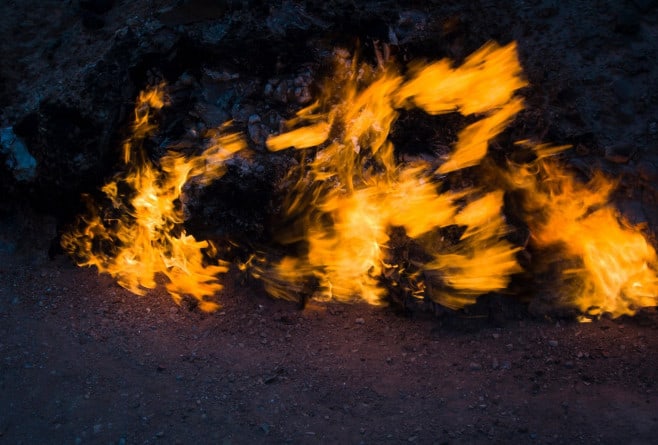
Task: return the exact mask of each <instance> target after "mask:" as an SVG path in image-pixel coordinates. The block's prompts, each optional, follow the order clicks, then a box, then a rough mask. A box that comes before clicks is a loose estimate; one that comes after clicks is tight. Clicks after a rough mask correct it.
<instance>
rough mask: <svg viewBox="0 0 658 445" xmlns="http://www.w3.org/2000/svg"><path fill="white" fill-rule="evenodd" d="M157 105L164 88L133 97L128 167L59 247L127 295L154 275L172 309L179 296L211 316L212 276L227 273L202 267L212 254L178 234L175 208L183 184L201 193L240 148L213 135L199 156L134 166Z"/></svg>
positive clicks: (179, 216) (179, 214) (234, 140)
mask: <svg viewBox="0 0 658 445" xmlns="http://www.w3.org/2000/svg"><path fill="white" fill-rule="evenodd" d="M165 102H166V100H165V94H164V85H159V86H157V87H155V88H153V89H149V90H147V91H144V92H142V93H140V95H139V98H138V100H137V104H136V107H135V122H134V124H133V130H134V135H133V138H131V139H130V140H129V141H127V142H126V143H125V144H124V152H123V154H124V161H126V162H131V163H130V164H129V168H128V171H127V172H126V173H125V175H123V176H120V177H118V178H116V179H115V180H114V181H111V182H109V183H108V184H106V185H105V186H104V187H103V188H102V191H103V192H104V193H105V195H106V196H107V197H108V198H109V199H110V201H111V203H112V209H105V212H104V213H103V214H99V213H98V210H97V209H95V208H90V211H91V212H90V215H88V216H86V217H82V219H81V221H80V224H79V227H78V228H77V229H76V230H74V231H71V232H69V233H67V234H65V235H63V236H62V246H63V247H64V249H65V250H66V251H68V252H70V253H72V254H74V255H75V256H76V257H77V259H78V262H79V264H80V265H85V266H96V267H97V268H98V270H99V272H107V273H109V274H111V275H112V276H113V277H115V278H116V279H117V282H118V283H119V284H120V285H121V286H123V287H125V288H126V289H128V290H130V291H131V292H133V293H135V294H138V295H142V294H144V292H145V289H153V288H154V287H155V286H156V275H157V274H163V275H164V276H165V277H167V281H168V282H167V284H166V287H167V290H168V291H169V293H170V294H171V295H172V297H173V298H174V300H175V301H176V302H177V303H179V302H180V301H181V299H182V297H183V295H190V296H192V297H194V298H196V299H197V300H198V302H199V307H200V308H201V309H202V310H205V311H211V310H214V309H215V308H216V307H217V303H215V302H213V301H210V300H209V298H210V297H212V296H213V295H214V294H215V293H216V292H217V291H219V290H220V289H221V288H222V286H221V284H220V283H219V281H218V279H217V274H220V273H223V272H226V271H227V266H226V264H224V263H221V262H220V263H219V264H217V265H210V264H205V261H204V254H203V251H204V250H205V249H211V248H212V246H211V245H210V244H209V243H208V242H207V241H198V240H196V239H195V238H194V237H193V236H192V235H188V234H187V233H186V232H185V230H184V229H183V228H182V223H183V221H184V216H183V209H182V208H181V205H180V202H179V200H180V199H181V196H182V193H183V187H184V186H185V184H186V183H188V182H189V181H191V180H194V181H197V182H198V183H199V184H201V185H205V184H207V183H208V182H210V181H212V180H213V179H216V178H218V177H220V176H221V175H222V174H223V172H224V162H225V161H226V160H227V159H228V158H229V157H230V156H231V155H233V154H234V153H235V152H237V151H238V150H240V149H242V148H243V147H244V142H243V141H242V140H241V139H240V138H239V137H238V136H236V135H232V134H229V135H220V134H219V132H215V133H213V134H211V138H210V144H209V146H208V148H206V149H205V150H204V151H203V153H201V154H200V155H198V156H189V157H186V156H183V155H181V154H180V153H174V152H170V153H168V154H167V155H165V156H164V157H163V158H162V159H161V160H160V164H161V169H158V168H157V167H156V166H155V165H153V163H151V162H150V161H148V160H146V157H145V156H141V158H140V157H137V158H135V155H136V154H137V153H135V152H139V149H140V143H141V140H142V139H143V138H144V137H146V136H147V135H148V134H149V133H150V132H151V131H153V130H154V129H155V126H154V125H153V124H152V123H151V121H150V116H151V112H152V110H158V109H160V108H162V106H164V104H165ZM140 159H141V160H140ZM109 213H112V214H116V215H117V216H116V218H111V217H109V216H108V214H109Z"/></svg>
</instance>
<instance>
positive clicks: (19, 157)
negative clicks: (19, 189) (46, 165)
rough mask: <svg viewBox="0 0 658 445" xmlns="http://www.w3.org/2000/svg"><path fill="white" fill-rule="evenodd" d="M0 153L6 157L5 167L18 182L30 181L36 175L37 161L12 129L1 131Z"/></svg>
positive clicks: (7, 128)
mask: <svg viewBox="0 0 658 445" xmlns="http://www.w3.org/2000/svg"><path fill="white" fill-rule="evenodd" d="M0 153H2V154H4V155H5V156H6V160H5V165H6V166H7V168H9V170H10V171H11V172H12V174H13V176H14V178H16V180H18V181H30V180H32V179H34V176H35V174H36V167H37V161H36V160H35V159H34V157H33V156H32V155H31V154H30V152H29V151H28V149H27V147H26V146H25V143H24V142H23V141H22V139H21V138H19V137H18V136H16V134H14V130H13V128H12V127H6V128H2V129H1V130H0Z"/></svg>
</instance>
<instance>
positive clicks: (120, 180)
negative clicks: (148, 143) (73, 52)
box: [62, 43, 658, 317]
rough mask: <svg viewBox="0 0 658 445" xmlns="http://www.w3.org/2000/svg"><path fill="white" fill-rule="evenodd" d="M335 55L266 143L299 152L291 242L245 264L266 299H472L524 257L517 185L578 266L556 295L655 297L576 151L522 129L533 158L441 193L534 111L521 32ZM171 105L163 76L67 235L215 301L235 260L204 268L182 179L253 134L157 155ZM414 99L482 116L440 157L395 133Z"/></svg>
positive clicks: (118, 265) (620, 222)
mask: <svg viewBox="0 0 658 445" xmlns="http://www.w3.org/2000/svg"><path fill="white" fill-rule="evenodd" d="M335 55H336V57H335V72H334V74H333V77H332V79H331V80H330V81H327V82H326V83H325V84H324V87H323V89H322V95H321V97H320V98H319V99H318V100H317V101H316V102H315V103H313V104H312V105H310V106H308V107H306V108H304V109H302V110H300V111H298V112H297V114H296V116H295V117H294V118H293V119H290V120H289V121H288V122H286V130H285V131H283V132H282V133H281V134H278V135H272V136H270V137H269V138H268V140H267V146H268V148H269V149H270V150H271V151H278V150H284V149H287V148H295V149H297V150H300V153H301V156H300V162H299V163H298V165H297V167H296V168H294V169H292V170H291V171H290V172H289V173H288V175H287V177H286V178H285V179H284V180H283V181H282V183H281V184H280V190H281V191H283V193H284V201H283V206H282V215H281V221H279V223H278V227H277V228H275V236H276V238H277V239H276V241H277V242H278V243H279V244H280V246H282V247H284V248H285V251H286V252H287V254H286V255H284V256H283V258H279V260H276V261H273V260H269V261H268V260H267V258H268V256H269V254H270V253H272V252H273V251H272V252H266V253H260V254H258V255H252V256H251V257H250V259H249V260H248V261H247V263H245V264H242V265H240V269H241V270H243V271H245V270H250V271H251V273H252V275H253V276H255V277H256V278H259V279H261V280H262V281H263V282H264V285H265V288H266V290H267V291H268V292H269V293H270V294H271V295H273V296H275V297H279V298H285V299H291V300H296V299H298V298H300V297H301V298H304V297H306V296H310V295H312V296H313V297H314V298H316V299H321V300H333V301H341V302H350V301H355V300H356V301H365V302H367V303H369V304H373V305H379V304H383V303H384V297H385V295H386V294H387V292H390V291H391V290H392V289H393V288H397V289H402V290H403V292H405V293H406V294H407V295H411V296H412V297H423V296H426V297H429V298H430V299H432V300H433V301H435V302H438V303H440V304H442V305H444V306H448V307H451V308H460V307H463V306H465V305H468V304H472V303H474V302H475V300H476V299H477V297H478V296H480V295H483V294H487V293H489V292H494V291H501V290H504V289H505V288H507V287H508V285H509V282H510V280H511V277H512V276H513V275H514V274H516V273H519V272H521V271H522V269H521V266H520V265H519V263H518V261H517V255H518V253H519V251H521V250H522V249H523V248H524V247H521V246H516V245H514V244H513V243H512V242H511V241H509V240H508V234H509V233H510V231H511V230H512V229H511V228H510V227H509V226H508V224H507V221H506V219H505V216H504V213H503V209H504V207H505V204H504V203H505V200H506V193H510V194H511V195H514V196H515V197H517V196H519V195H522V199H521V200H520V203H521V215H520V216H521V217H522V218H524V219H525V222H526V223H527V225H528V228H529V230H530V233H531V237H530V244H531V247H532V249H533V251H536V252H538V255H542V254H546V255H549V254H548V252H549V251H551V249H552V250H555V249H556V248H558V250H559V251H560V254H561V255H562V257H561V258H559V259H557V261H560V262H563V263H568V264H569V265H573V267H570V268H568V269H563V270H561V275H562V276H561V282H560V283H556V286H558V287H560V286H561V287H562V288H563V289H564V290H565V291H564V292H562V295H563V296H562V297H560V301H556V304H561V305H568V306H571V307H574V308H576V309H578V310H579V311H581V312H582V313H584V314H586V316H588V317H594V316H599V315H601V314H604V313H605V314H610V315H611V316H613V317H617V316H620V315H625V314H629V315H630V314H633V313H635V312H636V311H637V310H638V308H641V307H647V306H655V305H656V304H657V303H658V301H657V299H658V297H657V295H658V275H657V272H656V271H657V270H658V258H657V256H656V252H655V250H654V248H653V247H652V246H651V244H650V243H649V242H648V241H647V240H646V238H645V237H644V236H643V234H642V230H641V229H642V228H641V227H636V226H633V225H631V224H630V223H629V222H628V221H626V220H625V219H624V218H623V217H622V216H621V215H620V214H619V212H618V211H617V210H616V209H615V208H614V206H613V205H612V204H611V202H610V200H611V198H610V196H611V194H612V192H613V191H614V188H615V185H616V184H615V182H614V181H612V180H610V179H609V178H606V177H605V176H604V175H602V174H601V173H597V174H595V175H594V177H593V178H591V179H590V180H589V181H587V182H582V181H579V180H578V179H577V178H576V176H575V175H574V174H572V173H571V172H569V170H568V169H566V168H565V167H563V166H561V165H560V164H559V163H558V162H557V161H555V160H554V158H553V155H554V154H556V153H559V152H561V151H562V150H564V149H565V148H566V147H553V146H550V145H547V144H535V145H533V144H531V143H529V142H528V141H521V142H519V143H518V144H519V145H525V146H526V147H530V148H531V149H533V150H534V152H535V154H536V160H535V161H533V162H530V163H526V164H522V165H519V164H514V163H511V162H510V163H509V164H508V168H507V169H502V170H501V169H500V168H497V170H498V171H497V175H498V176H502V177H503V178H504V182H505V186H504V187H502V189H496V188H495V186H494V184H492V183H491V181H489V182H488V183H487V184H481V185H475V186H468V187H463V188H461V189H459V190H452V191H442V182H443V181H445V178H446V175H450V174H453V172H455V171H457V170H461V169H465V168H468V167H473V166H477V165H479V164H481V163H482V161H483V159H484V158H485V157H486V156H487V150H488V146H489V143H490V141H491V140H492V139H493V138H494V137H496V136H497V135H498V134H500V132H501V131H503V130H504V128H505V127H506V126H507V125H508V124H509V123H510V122H511V121H512V119H514V117H515V116H516V114H517V113H518V112H519V111H521V110H522V109H523V106H524V104H523V100H522V99H521V97H520V96H519V95H518V92H519V90H520V89H522V88H523V87H525V86H526V85H527V83H526V81H525V79H524V78H523V74H522V69H521V66H520V63H519V61H518V58H517V54H516V46H515V44H514V43H511V44H509V45H507V46H504V47H501V46H499V45H497V44H494V43H489V44H486V45H485V46H483V47H482V48H481V49H480V50H478V51H476V52H475V53H474V54H472V55H471V56H470V57H468V58H466V60H465V61H464V63H462V64H461V65H458V66H456V65H455V64H454V63H453V62H451V61H450V60H440V61H438V62H433V63H423V64H421V63H414V64H411V65H410V66H409V67H408V69H406V70H404V72H403V71H402V70H400V69H399V68H397V67H396V66H394V65H393V64H392V63H384V62H383V61H382V60H380V63H379V65H378V67H373V66H370V65H368V64H365V63H358V62H357V61H356V59H355V58H350V57H349V54H347V53H346V52H344V51H340V50H339V51H336V54H335ZM167 102H168V100H167V97H166V94H165V86H164V85H159V86H157V87H155V88H151V89H147V90H145V91H143V92H141V93H140V95H139V97H138V99H137V103H136V106H135V116H134V122H133V126H132V129H133V135H132V137H131V138H129V139H128V140H127V141H126V142H125V143H124V145H123V152H122V154H123V161H124V163H125V164H126V171H125V172H124V173H123V174H121V175H118V176H117V177H115V179H114V180H112V181H111V182H109V183H107V184H106V185H105V186H104V187H103V188H102V191H103V193H104V194H105V197H106V200H107V202H108V205H106V206H98V205H91V206H90V208H89V212H88V214H87V215H85V216H81V217H80V219H79V221H78V224H77V227H76V228H75V229H74V230H72V231H71V232H69V233H67V234H65V235H64V236H63V237H62V245H63V247H64V248H65V250H67V251H68V252H70V253H71V254H72V255H73V256H74V257H75V258H76V259H77V261H78V263H79V264H80V265H87V266H92V265H93V266H96V267H97V268H98V270H99V271H100V272H107V273H109V274H111V275H112V276H113V277H115V278H116V279H117V281H118V283H119V284H120V285H121V286H123V287H125V288H127V289H129V290H130V291H132V292H134V293H136V294H140V295H141V294H143V293H144V292H145V291H146V290H147V289H152V288H154V287H155V286H156V277H157V276H158V275H162V276H164V277H165V278H166V279H167V284H166V287H167V290H168V291H169V293H170V294H171V295H172V296H173V298H174V300H175V301H176V302H180V301H181V299H182V298H183V296H184V295H190V296H193V297H194V298H196V299H197V300H198V302H199V306H200V308H201V309H202V310H205V311H211V310H214V309H215V308H217V306H218V305H217V303H215V302H214V301H212V297H213V296H214V295H215V294H216V293H217V292H218V291H219V290H220V289H221V288H222V285H221V283H220V282H219V280H218V278H217V276H218V275H219V274H222V273H224V272H226V271H227V267H228V265H227V263H225V262H221V261H219V262H217V263H213V264H210V261H209V260H208V259H207V258H208V255H207V254H212V256H213V257H214V256H215V252H214V246H213V245H212V244H211V243H210V242H208V241H203V240H202V241H199V240H197V239H195V238H194V237H193V236H192V235H189V234H187V233H186V232H185V229H184V227H183V223H184V219H185V218H184V209H183V207H182V206H183V204H182V203H184V194H185V193H184V192H185V187H186V185H187V184H190V183H191V182H193V183H195V184H199V185H201V186H204V185H207V184H208V183H210V182H211V181H213V180H215V179H217V178H218V177H220V176H221V175H222V174H223V173H224V165H225V162H226V161H227V159H229V158H230V157H231V156H233V155H234V154H235V153H236V152H237V151H239V150H241V149H243V148H244V147H245V142H244V141H243V139H242V138H241V137H240V136H239V135H237V134H230V133H225V132H226V129H225V128H220V129H219V130H216V131H213V132H210V133H209V134H208V139H207V140H208V143H207V146H206V148H205V149H204V150H203V151H202V152H201V153H199V154H198V155H193V156H187V155H183V154H181V153H178V152H174V151H170V152H168V153H167V154H166V155H165V156H164V157H162V158H161V159H160V160H159V161H158V162H157V163H154V162H153V161H151V160H149V158H148V157H147V156H146V155H145V153H144V152H143V150H142V143H143V141H144V140H145V139H146V138H147V137H148V136H149V135H150V134H152V133H153V132H154V131H155V130H156V129H157V125H156V124H155V123H154V119H153V113H155V112H158V111H159V110H160V109H162V108H163V107H164V106H166V105H167ZM414 107H415V108H420V109H422V110H423V111H425V112H426V113H428V114H433V115H436V114H443V113H454V112H458V113H460V114H462V115H464V116H473V117H474V118H476V119H477V120H474V121H473V119H471V120H469V122H471V123H469V124H468V125H467V126H466V127H465V128H463V129H462V130H461V131H460V132H459V133H458V137H457V140H456V141H455V142H454V146H453V151H452V153H451V154H450V155H449V156H448V157H446V158H444V159H438V161H442V162H441V164H440V165H439V166H438V167H437V165H436V164H434V163H432V162H430V161H427V160H423V159H420V158H419V159H415V160H411V161H410V160H405V161H401V160H400V159H399V158H398V156H396V153H395V149H394V146H393V144H392V142H391V140H390V137H389V136H390V133H391V129H392V128H393V126H394V124H395V122H396V120H397V119H398V117H399V114H400V110H402V109H410V108H414ZM511 195H510V196H511ZM510 199H511V198H510ZM449 233H450V234H452V235H448V234H449ZM401 246H402V247H401ZM409 246H411V247H409ZM410 251H413V255H412V254H409V252H410ZM554 264H556V263H554ZM534 267H535V270H538V269H537V268H538V266H537V265H534ZM573 283H578V289H575V290H574V288H573Z"/></svg>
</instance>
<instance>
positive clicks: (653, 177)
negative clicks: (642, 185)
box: [637, 160, 658, 183]
mask: <svg viewBox="0 0 658 445" xmlns="http://www.w3.org/2000/svg"><path fill="white" fill-rule="evenodd" d="M637 173H638V175H639V176H640V179H641V180H642V181H645V182H648V183H653V182H657V181H658V167H656V164H655V163H653V162H651V161H647V160H642V161H640V162H638V163H637Z"/></svg>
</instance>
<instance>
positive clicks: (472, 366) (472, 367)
mask: <svg viewBox="0 0 658 445" xmlns="http://www.w3.org/2000/svg"><path fill="white" fill-rule="evenodd" d="M468 369H470V370H471V371H481V370H482V365H481V364H479V363H475V362H471V363H470V364H469V365H468Z"/></svg>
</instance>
